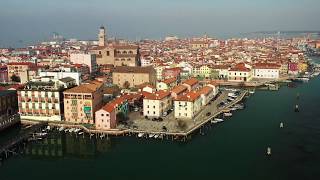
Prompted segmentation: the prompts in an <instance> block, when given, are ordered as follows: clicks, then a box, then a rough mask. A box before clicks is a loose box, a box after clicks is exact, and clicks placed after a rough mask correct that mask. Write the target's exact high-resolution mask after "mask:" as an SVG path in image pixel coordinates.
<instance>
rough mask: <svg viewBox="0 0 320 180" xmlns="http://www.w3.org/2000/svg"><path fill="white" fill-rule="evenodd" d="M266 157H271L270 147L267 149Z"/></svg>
mask: <svg viewBox="0 0 320 180" xmlns="http://www.w3.org/2000/svg"><path fill="white" fill-rule="evenodd" d="M267 155H271V148H270V147H268V149H267Z"/></svg>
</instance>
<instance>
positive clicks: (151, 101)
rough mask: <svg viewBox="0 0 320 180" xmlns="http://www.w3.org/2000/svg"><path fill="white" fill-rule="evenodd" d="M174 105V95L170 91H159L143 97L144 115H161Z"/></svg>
mask: <svg viewBox="0 0 320 180" xmlns="http://www.w3.org/2000/svg"><path fill="white" fill-rule="evenodd" d="M171 107H172V97H171V95H170V92H169V91H163V90H161V91H157V92H155V93H153V94H148V95H147V96H146V97H145V98H144V99H143V115H144V116H148V117H160V116H162V115H164V114H166V113H167V112H168V110H169V109H171Z"/></svg>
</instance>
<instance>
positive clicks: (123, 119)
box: [117, 112, 128, 123]
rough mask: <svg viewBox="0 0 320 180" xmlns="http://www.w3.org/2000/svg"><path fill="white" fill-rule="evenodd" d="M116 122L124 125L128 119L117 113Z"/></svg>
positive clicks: (121, 113)
mask: <svg viewBox="0 0 320 180" xmlns="http://www.w3.org/2000/svg"><path fill="white" fill-rule="evenodd" d="M117 120H118V122H122V123H124V122H126V121H127V120H128V117H127V116H126V115H125V114H124V113H123V112H119V113H117Z"/></svg>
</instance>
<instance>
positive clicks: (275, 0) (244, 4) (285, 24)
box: [0, 0, 320, 47]
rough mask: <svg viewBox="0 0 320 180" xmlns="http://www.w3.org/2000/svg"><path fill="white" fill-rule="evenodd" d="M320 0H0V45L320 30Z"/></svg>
mask: <svg viewBox="0 0 320 180" xmlns="http://www.w3.org/2000/svg"><path fill="white" fill-rule="evenodd" d="M319 15H320V0H0V47H1V46H10V45H16V44H17V43H18V41H19V40H23V41H24V42H30V41H40V40H45V39H47V38H48V37H49V36H51V35H52V32H58V33H60V34H61V35H63V36H65V37H67V38H77V39H95V38H96V36H97V35H96V34H97V31H98V28H99V26H100V25H105V26H106V27H107V30H108V34H109V36H116V37H118V38H130V39H136V38H138V39H140V38H154V39H159V38H163V37H164V36H166V35H178V36H180V37H184V36H195V35H202V34H204V33H205V32H206V33H207V34H208V35H210V36H215V37H226V36H230V35H235V34H238V33H242V32H253V31H261V30H320V23H319V17H320V16H319Z"/></svg>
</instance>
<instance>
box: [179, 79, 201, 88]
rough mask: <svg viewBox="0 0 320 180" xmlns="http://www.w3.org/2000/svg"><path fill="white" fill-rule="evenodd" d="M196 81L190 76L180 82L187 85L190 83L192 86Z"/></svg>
mask: <svg viewBox="0 0 320 180" xmlns="http://www.w3.org/2000/svg"><path fill="white" fill-rule="evenodd" d="M197 83H198V80H197V79H196V78H190V79H188V80H185V81H184V82H182V84H187V85H190V86H194V85H195V84H197Z"/></svg>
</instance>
